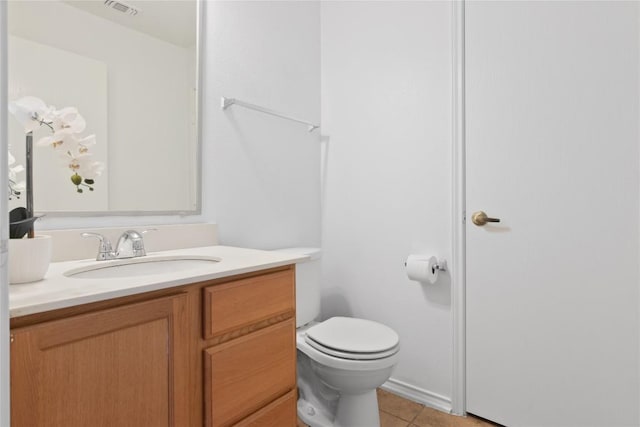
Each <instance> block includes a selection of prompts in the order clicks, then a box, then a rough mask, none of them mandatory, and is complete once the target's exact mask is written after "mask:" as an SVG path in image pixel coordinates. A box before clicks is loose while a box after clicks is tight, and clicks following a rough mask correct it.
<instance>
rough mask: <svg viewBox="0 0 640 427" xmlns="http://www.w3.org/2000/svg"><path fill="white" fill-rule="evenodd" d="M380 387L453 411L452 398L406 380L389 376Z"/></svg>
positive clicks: (428, 404)
mask: <svg viewBox="0 0 640 427" xmlns="http://www.w3.org/2000/svg"><path fill="white" fill-rule="evenodd" d="M380 388H382V389H383V390H386V391H389V392H391V393H393V394H397V395H398V396H402V397H404V398H405V399H409V400H413V401H414V402H418V403H422V404H423V405H425V406H429V407H431V408H434V409H437V410H439V411H442V412H446V413H447V414H450V413H451V399H450V398H448V397H446V396H442V395H441V394H438V393H434V392H432V391H429V390H425V389H422V388H420V387H416V386H413V385H411V384H407V383H405V382H404V381H400V380H396V379H394V378H389V380H387V382H386V383H384V384H382V386H381V387H380Z"/></svg>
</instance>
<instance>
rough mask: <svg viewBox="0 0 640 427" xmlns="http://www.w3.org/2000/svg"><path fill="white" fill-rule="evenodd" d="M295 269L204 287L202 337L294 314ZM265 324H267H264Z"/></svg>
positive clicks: (211, 336)
mask: <svg viewBox="0 0 640 427" xmlns="http://www.w3.org/2000/svg"><path fill="white" fill-rule="evenodd" d="M294 310H295V270H294V269H293V268H290V269H288V270H284V271H278V272H275V273H269V274H264V275H261V276H256V277H250V278H248V279H243V280H238V281H235V282H231V283H225V284H222V285H216V286H210V287H208V288H205V289H204V310H203V313H204V331H203V336H204V338H205V339H210V338H213V337H217V336H220V335H223V334H226V333H228V332H231V331H234V330H237V329H241V328H244V327H249V326H251V325H255V324H256V323H259V322H263V321H267V320H268V319H272V318H277V317H278V316H280V319H279V320H282V319H285V318H287V317H292V316H294V314H295V311H294ZM263 326H266V325H263Z"/></svg>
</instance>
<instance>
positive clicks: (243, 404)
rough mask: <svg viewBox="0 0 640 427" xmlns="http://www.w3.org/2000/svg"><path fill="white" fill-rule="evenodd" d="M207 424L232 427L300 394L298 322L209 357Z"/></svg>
mask: <svg viewBox="0 0 640 427" xmlns="http://www.w3.org/2000/svg"><path fill="white" fill-rule="evenodd" d="M204 359H205V360H204V388H205V390H204V391H205V402H206V403H205V419H206V422H205V424H206V425H207V426H210V427H219V426H229V425H232V424H233V423H235V422H238V421H240V420H242V419H243V418H245V417H247V416H248V415H250V414H252V413H254V412H256V411H257V410H259V409H260V408H262V407H264V406H265V405H267V404H269V403H270V402H272V401H274V400H275V399H276V398H278V397H279V396H282V395H284V394H285V393H287V392H288V391H291V390H293V389H294V388H295V384H296V348H295V320H294V319H289V320H287V321H285V322H282V323H278V324H276V325H273V326H269V327H267V328H264V329H262V330H260V331H258V332H254V333H252V334H250V335H246V336H244V337H241V338H237V339H235V340H232V341H229V342H226V343H224V344H221V345H218V346H215V347H211V348H209V349H206V350H205V351H204Z"/></svg>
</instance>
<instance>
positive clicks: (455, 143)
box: [451, 0, 466, 415]
mask: <svg viewBox="0 0 640 427" xmlns="http://www.w3.org/2000/svg"><path fill="white" fill-rule="evenodd" d="M464 11H465V0H455V1H453V2H452V3H451V27H452V43H451V51H452V92H451V95H452V103H451V104H452V111H451V114H452V116H451V118H452V120H451V122H452V131H451V135H452V156H451V158H452V168H451V169H452V176H451V178H452V180H451V182H452V209H451V213H452V227H451V229H452V258H453V259H452V271H451V274H452V276H453V277H452V281H451V315H452V332H453V346H452V347H453V354H452V358H453V372H452V388H451V412H452V413H453V414H456V415H465V414H466V230H465V218H466V181H465V180H466V166H465V20H464Z"/></svg>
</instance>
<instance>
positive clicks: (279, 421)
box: [233, 390, 298, 427]
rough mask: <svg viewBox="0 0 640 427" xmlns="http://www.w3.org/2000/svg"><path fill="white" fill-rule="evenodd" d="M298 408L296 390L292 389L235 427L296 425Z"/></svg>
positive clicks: (291, 426) (287, 426)
mask: <svg viewBox="0 0 640 427" xmlns="http://www.w3.org/2000/svg"><path fill="white" fill-rule="evenodd" d="M296 409H297V408H296V392H295V390H292V391H290V392H289V393H287V394H285V395H284V396H282V397H281V398H279V399H278V400H276V401H275V402H273V403H271V404H269V406H266V407H264V408H262V409H260V410H259V411H258V412H256V413H255V414H253V415H250V416H248V417H247V418H245V419H244V420H242V421H240V422H239V423H238V424H235V425H234V426H233V427H295V426H296V423H297V419H298V414H297V412H296Z"/></svg>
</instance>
